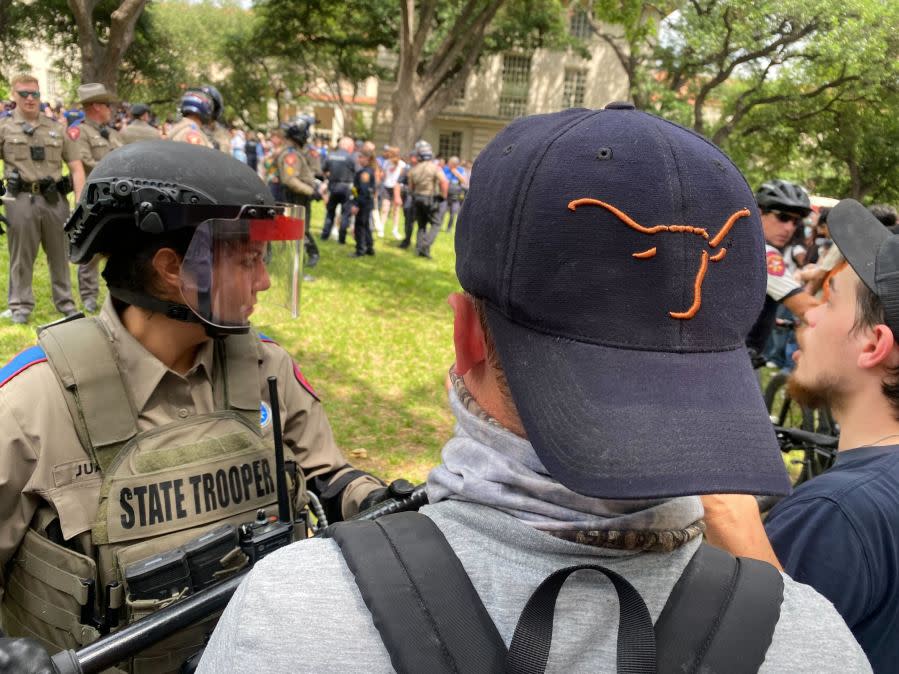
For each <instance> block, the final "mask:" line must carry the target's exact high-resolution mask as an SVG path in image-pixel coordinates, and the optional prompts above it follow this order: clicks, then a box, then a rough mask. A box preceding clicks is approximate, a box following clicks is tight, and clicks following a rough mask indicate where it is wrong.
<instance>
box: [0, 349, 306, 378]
mask: <svg viewBox="0 0 899 674" xmlns="http://www.w3.org/2000/svg"><path fill="white" fill-rule="evenodd" d="M46 362H47V354H46V353H44V350H43V349H42V348H41V347H39V346H38V345H36V344H35V345H34V346H31V347H28V348H27V349H25V350H24V351H22V352H21V353H19V354H18V355H17V356H15V357H14V358H13V359H12V360H11V361H9V362H8V363H7V364H6V365H4V366H3V367H2V368H0V388H3V386H5V385H6V384H7V383H9V382H10V381H12V380H13V379H15V378H16V376H18V375H20V374H22V373H23V372H24V371H25V370H27V369H28V368H29V367H31V366H32V365H37V364H38V363H46ZM294 369H296V366H294Z"/></svg>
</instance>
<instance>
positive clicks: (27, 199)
mask: <svg viewBox="0 0 899 674" xmlns="http://www.w3.org/2000/svg"><path fill="white" fill-rule="evenodd" d="M10 89H11V90H12V98H13V101H15V103H16V109H15V111H14V112H13V114H12V115H11V116H9V117H4V118H3V119H0V147H2V157H3V163H4V167H3V176H4V179H5V181H6V187H7V191H8V194H7V196H6V198H5V200H4V203H5V204H6V218H7V220H8V221H9V225H8V230H7V235H6V236H7V245H8V246H9V308H8V310H7V311H8V312H9V314H8V315H9V317H10V318H11V319H12V322H13V323H18V324H23V323H26V322H27V321H28V317H29V316H30V315H31V311H32V310H33V309H34V293H33V291H32V288H31V281H32V273H33V271H34V260H35V258H36V257H37V251H38V247H39V246H43V247H44V252H45V253H46V254H47V265H48V266H49V268H50V281H51V284H52V296H53V304H54V305H55V306H56V309H57V310H58V311H59V312H60V313H62V314H65V315H66V316H68V315H69V314H72V313H75V302H74V301H73V300H72V288H71V283H70V279H69V264H68V259H67V257H66V245H65V235H64V234H63V231H62V225H63V223H64V222H65V220H66V218H67V217H68V215H69V203H68V201H67V199H66V193H67V192H68V191H69V189H70V188H74V190H75V192H76V194H77V193H79V192H80V191H81V187H82V185H83V184H84V166H83V165H82V163H81V155H80V153H79V151H78V147H77V145H76V144H75V142H74V141H73V140H72V139H71V138H70V137H69V136H67V135H66V130H65V127H63V125H62V124H60V123H59V122H56V121H54V120H52V119H50V118H49V117H47V116H46V115H42V114H41V110H40V98H41V92H40V87H39V86H38V81H37V78H35V77H34V76H33V75H28V74H23V75H17V76H16V77H13V79H12V81H11V82H10ZM62 162H66V164H67V165H68V167H69V173H70V181H71V182H70V183H69V181H66V180H63V177H62Z"/></svg>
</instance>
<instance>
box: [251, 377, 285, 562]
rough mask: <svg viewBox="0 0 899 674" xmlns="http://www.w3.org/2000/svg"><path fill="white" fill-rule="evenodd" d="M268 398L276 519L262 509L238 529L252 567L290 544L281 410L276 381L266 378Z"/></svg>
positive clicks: (276, 379)
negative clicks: (273, 449) (273, 442)
mask: <svg viewBox="0 0 899 674" xmlns="http://www.w3.org/2000/svg"><path fill="white" fill-rule="evenodd" d="M268 397H269V403H270V404H271V407H272V430H273V431H274V434H275V476H276V477H277V480H278V482H277V488H278V516H277V517H275V516H274V515H271V516H269V515H267V514H266V512H265V510H264V509H261V508H260V509H259V510H258V511H257V512H256V519H255V521H253V522H247V523H246V524H241V525H240V548H241V550H243V553H244V554H245V555H246V556H247V557H248V558H249V560H250V564H255V563H256V562H258V561H259V560H260V559H262V558H263V557H265V556H266V555H267V554H269V553H270V552H273V551H275V550H277V549H278V548H281V547H284V546H285V545H288V544H289V543H290V542H291V541H292V540H293V519H292V517H291V516H290V497H289V495H288V493H287V477H286V475H285V474H284V437H283V435H282V433H281V408H280V406H279V405H278V378H277V377H269V378H268Z"/></svg>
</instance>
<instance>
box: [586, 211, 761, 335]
mask: <svg viewBox="0 0 899 674" xmlns="http://www.w3.org/2000/svg"><path fill="white" fill-rule="evenodd" d="M578 206H599V207H600V208H604V209H606V210H607V211H609V213H611V214H612V215H614V216H615V217H616V218H618V219H619V220H621V222H623V223H624V224H625V225H627V226H628V227H630V228H631V229H635V230H637V231H638V232H640V233H642V234H659V233H660V232H675V233H679V234H695V235H696V236H701V237H702V238H703V239H705V240H706V241H707V242H708V244H709V248H711V249H712V250H715V249H716V248H717V247H718V246H719V244H720V243H721V242H722V241H724V237H726V236H727V234H728V232H730V230H731V228H732V227H733V226H734V224H736V222H737V220H739V219H740V218H746V217H749V209H747V208H742V209H740V210H739V211H737V212H736V213H734V214H733V215H731V216H730V217H729V218H728V219H727V221H726V222H725V223H724V227H722V228H721V231H720V232H718V233H717V234H716V235H715V236H714V237H713V238H709V233H708V230H706V229H705V228H704V227H692V226H690V225H656V226H655V227H644V226H643V225H641V224H640V223H638V222H637V221H635V220H634V219H633V218H631V217H630V216H628V215H627V213H625V212H624V211H622V210H620V209H618V208H615V207H614V206H612V205H611V204H607V203H606V202H604V201H600V200H599V199H574V200H572V201H569V202H568V208H569V209H570V210H572V211H576V210H577V207H578ZM632 255H633V256H634V257H635V258H637V259H638V260H648V259H649V258H652V257H655V255H656V248H655V246H653V247H652V248H648V249H647V250H644V251H641V252H639V253H632ZM725 255H727V248H721V250H719V251H718V252H717V253H715V254H714V255H711V256H710V255H709V252H708V251H707V250H703V251H702V252H701V255H700V260H699V270H698V271H697V272H696V278H695V279H694V280H693V304H691V305H690V308H689V309H687V310H686V311H669V312H668V315H669V316H671V318H679V319H683V320H688V319H690V318H693V317H694V316H695V315H696V312H698V311H699V307H700V306H702V282H703V281H704V280H705V274H706V272H707V271H708V268H709V262H710V261H711V262H720V261H721V260H723V259H724V256H725Z"/></svg>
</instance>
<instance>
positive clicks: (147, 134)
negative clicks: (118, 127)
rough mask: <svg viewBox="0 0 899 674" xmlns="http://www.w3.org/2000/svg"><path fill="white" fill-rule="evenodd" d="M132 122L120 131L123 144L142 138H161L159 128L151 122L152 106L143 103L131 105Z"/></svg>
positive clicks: (136, 141)
mask: <svg viewBox="0 0 899 674" xmlns="http://www.w3.org/2000/svg"><path fill="white" fill-rule="evenodd" d="M131 118H132V119H131V122H130V123H129V124H128V126H126V127H125V128H124V129H122V131H121V132H120V133H119V139H120V140H121V141H122V145H128V144H129V143H139V142H141V141H142V140H159V130H158V129H157V128H156V127H154V126H153V125H151V124H150V107H149V106H147V105H144V104H143V103H135V104H134V105H132V106H131Z"/></svg>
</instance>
